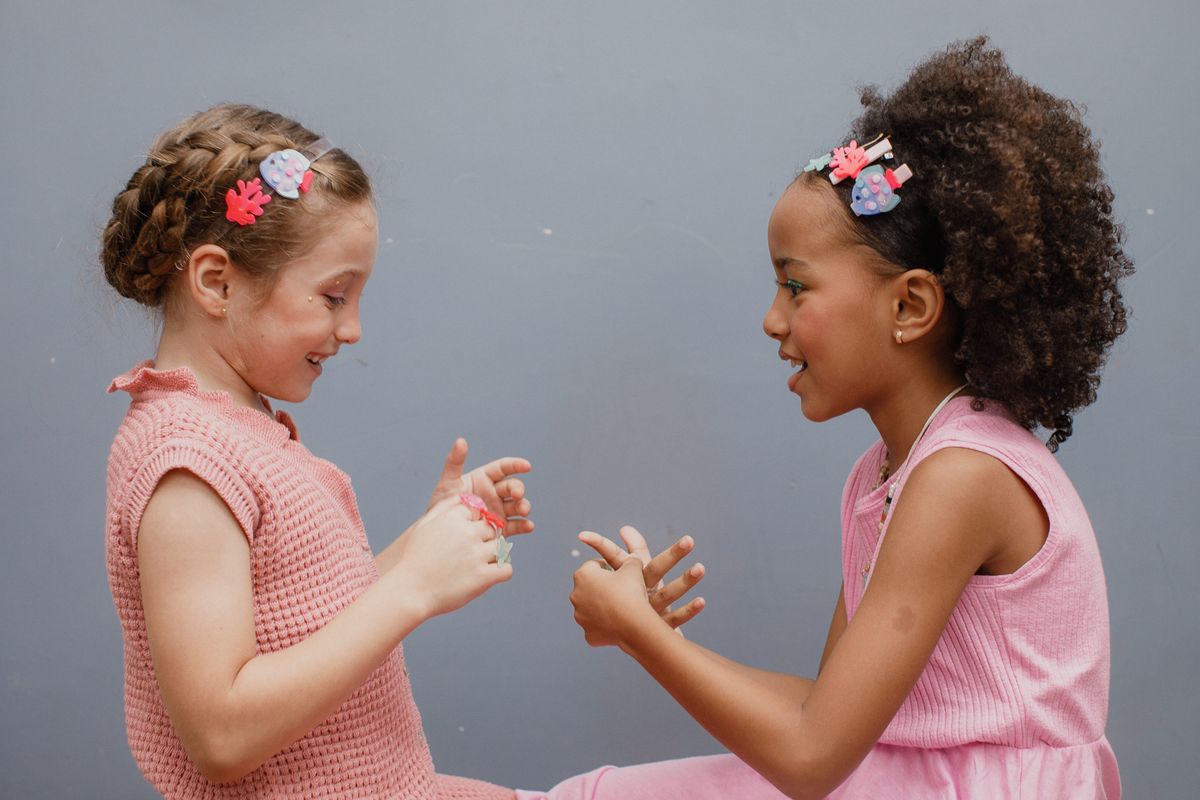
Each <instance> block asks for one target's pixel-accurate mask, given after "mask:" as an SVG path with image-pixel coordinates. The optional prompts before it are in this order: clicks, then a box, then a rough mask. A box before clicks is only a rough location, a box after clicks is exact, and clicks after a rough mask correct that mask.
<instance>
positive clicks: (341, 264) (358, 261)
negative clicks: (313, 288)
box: [283, 203, 379, 281]
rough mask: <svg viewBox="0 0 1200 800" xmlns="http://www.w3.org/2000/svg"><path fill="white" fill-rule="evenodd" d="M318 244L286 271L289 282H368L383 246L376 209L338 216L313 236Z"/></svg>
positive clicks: (366, 207)
mask: <svg viewBox="0 0 1200 800" xmlns="http://www.w3.org/2000/svg"><path fill="white" fill-rule="evenodd" d="M313 236H315V237H316V242H315V243H314V244H313V246H312V247H311V248H310V249H309V250H308V251H307V252H305V253H303V254H302V255H301V256H300V257H298V258H296V259H293V260H292V261H290V262H289V263H288V265H287V267H286V268H285V269H284V270H283V277H284V278H285V279H288V280H300V281H313V280H317V281H323V280H332V279H335V278H338V277H345V278H350V277H360V278H362V279H365V278H367V277H368V276H369V275H370V274H371V269H372V267H373V265H374V263H375V250H376V246H377V245H378V242H379V231H378V223H377V222H376V218H375V209H374V207H373V206H372V205H371V204H370V203H363V204H360V205H357V206H354V207H352V208H349V209H346V210H344V211H340V212H336V213H335V214H334V215H333V216H331V217H330V218H329V219H327V220H325V221H324V224H323V225H321V226H320V229H319V230H317V231H314V232H313Z"/></svg>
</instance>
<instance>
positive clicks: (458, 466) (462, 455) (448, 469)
mask: <svg viewBox="0 0 1200 800" xmlns="http://www.w3.org/2000/svg"><path fill="white" fill-rule="evenodd" d="M466 463H467V440H466V439H464V438H462V437H461V436H460V437H458V438H457V439H455V440H454V444H453V445H452V446H451V447H450V455H448V456H446V463H445V465H444V466H443V467H442V475H441V477H440V478H438V486H441V485H443V484H445V483H447V482H450V481H456V480H459V479H460V478H462V474H463V466H464V465H465V464H466Z"/></svg>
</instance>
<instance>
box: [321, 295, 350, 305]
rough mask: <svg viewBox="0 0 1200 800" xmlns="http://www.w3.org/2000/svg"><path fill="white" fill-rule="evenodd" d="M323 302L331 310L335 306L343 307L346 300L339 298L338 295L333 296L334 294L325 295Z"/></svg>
mask: <svg viewBox="0 0 1200 800" xmlns="http://www.w3.org/2000/svg"><path fill="white" fill-rule="evenodd" d="M325 302H326V303H329V306H330V308H333V307H336V306H344V305H346V298H345V297H339V296H338V295H335V294H327V295H325Z"/></svg>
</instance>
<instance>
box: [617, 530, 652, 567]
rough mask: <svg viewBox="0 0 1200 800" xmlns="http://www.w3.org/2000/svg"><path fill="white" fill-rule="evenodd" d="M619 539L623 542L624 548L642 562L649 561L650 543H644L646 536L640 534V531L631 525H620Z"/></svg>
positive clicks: (646, 562)
mask: <svg viewBox="0 0 1200 800" xmlns="http://www.w3.org/2000/svg"><path fill="white" fill-rule="evenodd" d="M618 533H620V534H621V541H623V542H625V549H626V550H628V551H629V553H630V554H631V555H635V556H637V557H638V558H640V559H641V560H642V563H643V564H649V563H650V545H648V544H646V537H645V536H642V534H641V532H640V531H638V529H637V528H635V527H633V526H632V525H622V526H621V530H619V531H618Z"/></svg>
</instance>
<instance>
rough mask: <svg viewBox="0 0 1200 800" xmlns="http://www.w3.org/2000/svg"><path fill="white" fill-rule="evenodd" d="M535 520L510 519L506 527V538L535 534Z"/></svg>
mask: <svg viewBox="0 0 1200 800" xmlns="http://www.w3.org/2000/svg"><path fill="white" fill-rule="evenodd" d="M533 528H534V525H533V520H531V519H517V518H515V517H510V518H509V519H508V521H507V522H506V523H505V525H504V535H505V536H520V535H521V534H524V533H533Z"/></svg>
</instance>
